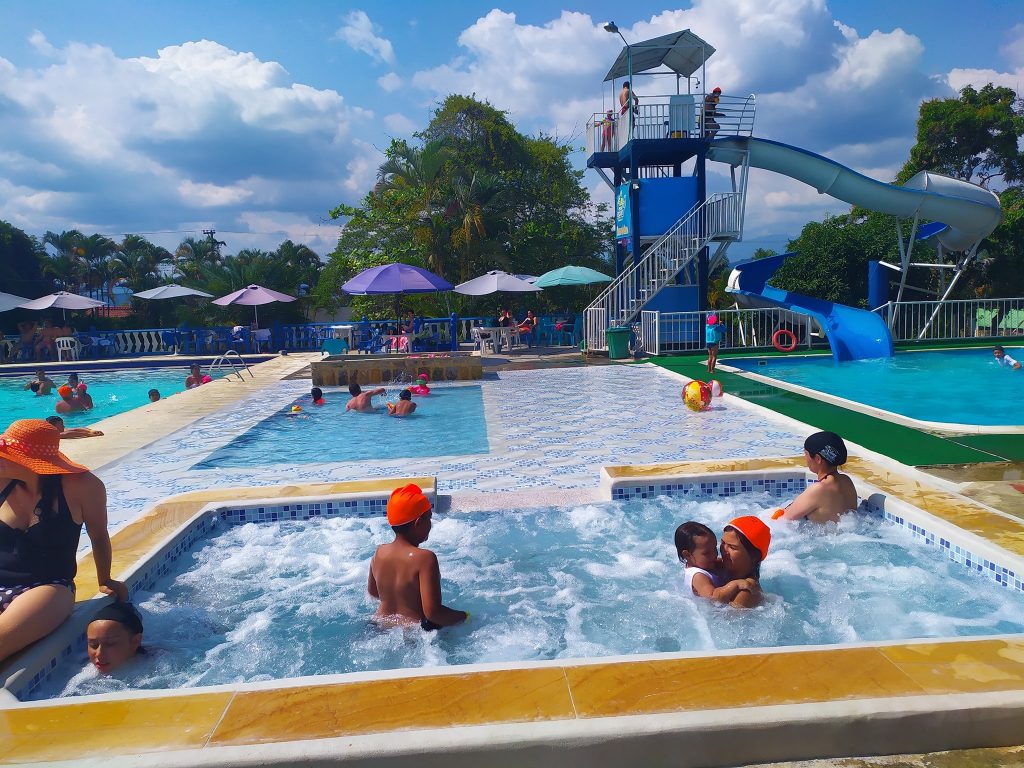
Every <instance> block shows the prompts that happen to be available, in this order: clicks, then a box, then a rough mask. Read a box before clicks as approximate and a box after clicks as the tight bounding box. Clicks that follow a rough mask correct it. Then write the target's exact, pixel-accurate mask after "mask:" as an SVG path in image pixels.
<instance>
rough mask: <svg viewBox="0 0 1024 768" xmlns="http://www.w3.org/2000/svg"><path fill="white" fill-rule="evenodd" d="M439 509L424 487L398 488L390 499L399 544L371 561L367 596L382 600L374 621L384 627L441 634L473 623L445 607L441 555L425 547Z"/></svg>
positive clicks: (385, 546)
mask: <svg viewBox="0 0 1024 768" xmlns="http://www.w3.org/2000/svg"><path fill="white" fill-rule="evenodd" d="M432 514H433V506H432V505H431V503H430V499H428V498H427V497H426V496H425V495H424V494H423V491H422V490H420V487H419V486H418V485H415V484H414V483H409V485H404V486H402V487H401V488H396V489H395V490H394V492H393V493H392V494H391V498H390V499H388V523H389V524H390V525H391V530H393V531H394V532H395V540H394V541H393V542H391V543H390V544H381V545H380V546H379V547H377V551H376V552H375V553H374V555H373V559H372V560H371V561H370V575H369V576H368V577H367V581H366V591H367V592H369V593H370V596H371V597H375V598H377V599H378V600H380V605H379V606H378V607H377V613H376V614H375V615H374V621H375V622H376V623H378V624H380V625H382V626H405V625H414V624H416V623H417V622H418V623H419V625H420V627H422V628H423V629H425V630H433V629H441V627H450V626H452V625H453V624H459V623H460V622H463V621H465V620H466V619H468V618H469V613H467V612H466V611H457V610H455V609H454V608H449V607H447V606H445V605H443V604H442V603H441V570H440V568H439V567H438V564H437V555H435V554H434V553H433V552H431V551H430V550H429V549H420V544H422V543H423V542H425V541H426V540H427V537H428V536H430V520H431V516H432Z"/></svg>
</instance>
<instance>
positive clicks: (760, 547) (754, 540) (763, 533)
mask: <svg viewBox="0 0 1024 768" xmlns="http://www.w3.org/2000/svg"><path fill="white" fill-rule="evenodd" d="M725 527H726V528H735V529H736V530H737V531H739V534H740V536H742V537H743V538H745V539H746V540H747V541H749V542H750V543H751V544H753V545H754V548H755V549H757V551H758V552H760V553H761V559H762V560H764V559H765V558H766V557H768V545H769V544H771V543H772V532H771V529H769V528H768V526H767V525H765V524H764V523H763V522H761V520H760V519H758V518H756V517H754V516H753V515H745V516H744V517H737V518H736V519H735V520H733V521H731V522H730V523H729V524H728V525H727V526H725Z"/></svg>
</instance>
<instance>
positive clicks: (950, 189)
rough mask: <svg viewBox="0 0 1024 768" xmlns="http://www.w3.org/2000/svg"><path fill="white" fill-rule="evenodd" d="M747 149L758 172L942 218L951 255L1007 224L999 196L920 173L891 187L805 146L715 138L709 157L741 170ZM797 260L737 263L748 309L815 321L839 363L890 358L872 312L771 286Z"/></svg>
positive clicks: (736, 279)
mask: <svg viewBox="0 0 1024 768" xmlns="http://www.w3.org/2000/svg"><path fill="white" fill-rule="evenodd" d="M744 152H748V153H749V163H750V165H751V167H753V168H762V169H764V170H768V171H774V172H775V173H781V174H783V175H784V176H789V177H790V178H792V179H796V180H797V181H802V182H803V183H804V184H808V185H810V186H812V187H814V188H815V189H817V190H818V192H819V193H821V194H827V195H830V196H832V197H834V198H836V199H838V200H842V201H844V202H847V203H850V204H851V205H858V206H860V207H862V208H867V209H868V210H872V211H879V212H880V213H888V214H893V215H895V216H899V217H901V218H918V219H924V220H935V221H941V222H943V223H944V224H945V228H943V229H941V231H938V232H936V233H935V236H936V237H937V239H938V240H939V242H941V243H942V245H943V246H944V247H945V248H946V250H949V251H965V250H968V249H970V248H972V247H973V246H975V245H977V243H979V242H980V241H981V240H982V239H983V238H985V237H986V236H988V235H989V234H990V233H991V232H992V230H994V229H995V228H996V227H997V226H998V225H999V222H1000V221H1001V219H1002V213H1001V211H1000V208H999V198H998V197H997V196H996V195H995V194H994V193H992V192H990V191H988V190H987V189H983V188H982V187H979V186H977V185H975V184H970V183H969V182H966V181H960V180H959V179H953V178H950V177H948V176H943V175H941V174H937V173H930V172H928V171H922V172H921V173H918V174H917V175H916V176H914V177H913V178H912V179H910V180H909V181H908V182H907V183H906V184H904V185H902V186H898V185H894V184H886V183H884V182H881V181H877V180H876V179H872V178H869V177H867V176H864V175H863V174H860V173H857V172H856V171H854V170H851V169H850V168H847V167H846V166H844V165H841V164H840V163H837V162H835V161H834V160H829V159H828V158H827V157H822V156H821V155H816V154H814V153H813V152H808V151H807V150H804V149H800V148H798V147H792V146H789V145H788V144H781V143H779V142H776V141H768V140H766V139H755V138H743V137H729V138H724V139H716V140H714V141H713V142H712V143H711V147H710V148H709V149H708V155H707V156H708V159H709V160H714V161H717V162H723V163H729V164H730V165H734V166H735V165H740V164H741V163H742V162H743V153H744ZM792 255H793V254H785V255H783V256H778V257H774V258H772V259H759V260H758V261H757V262H747V263H745V264H741V265H739V266H737V268H736V269H735V270H734V271H733V274H732V275H731V276H730V278H729V286H730V290H731V291H732V292H733V293H734V294H736V296H737V299H738V300H739V301H740V303H741V304H745V305H747V306H775V307H782V308H784V309H789V310H791V311H793V312H795V313H797V314H802V315H808V316H811V317H814V318H815V319H816V320H818V322H819V323H820V324H821V326H822V328H823V329H824V330H825V333H826V335H827V336H828V339H829V342H830V343H831V345H832V354H833V356H834V357H835V359H836V360H837V361H844V360H859V359H862V358H873V357H891V356H892V353H893V352H892V350H893V347H892V337H891V335H890V333H889V329H888V328H887V327H886V325H885V323H884V321H882V319H881V318H880V317H879V316H878V315H876V314H874V313H873V312H867V311H865V310H861V309H856V308H854V307H847V306H844V305H842V304H835V303H833V302H829V301H824V300H822V299H815V298H813V297H810V296H802V295H800V294H795V293H789V292H787V291H781V290H779V289H777V288H773V287H772V286H769V285H768V284H767V281H768V280H769V279H770V278H771V276H772V275H773V274H774V273H775V270H777V269H778V268H779V267H780V266H781V265H782V262H783V261H784V260H785V259H786V258H788V257H789V256H792ZM755 265H756V266H755Z"/></svg>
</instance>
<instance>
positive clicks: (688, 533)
mask: <svg viewBox="0 0 1024 768" xmlns="http://www.w3.org/2000/svg"><path fill="white" fill-rule="evenodd" d="M675 544H676V554H677V555H678V557H679V562H681V563H682V564H683V565H684V566H686V569H685V570H684V572H683V579H684V580H685V582H686V590H687V594H689V595H694V596H696V597H704V598H707V599H708V600H714V601H715V602H718V603H731V602H732V601H733V600H734V599H735V598H736V595H738V594H739V593H740V592H744V591H747V592H749V591H751V589H752V588H756V582H755V584H753V585H751V584H750V583H748V582H751V581H753V579H733V580H732V581H729V582H725V583H723V576H722V561H721V560H720V559H719V558H718V539H717V538H716V537H715V532H714V531H712V530H711V529H710V528H708V527H707V526H706V525H704V523H698V522H694V521H692V520H691V521H690V522H686V523H683V524H682V525H680V526H679V527H678V528H676V535H675Z"/></svg>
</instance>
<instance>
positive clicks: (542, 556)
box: [34, 496, 1024, 698]
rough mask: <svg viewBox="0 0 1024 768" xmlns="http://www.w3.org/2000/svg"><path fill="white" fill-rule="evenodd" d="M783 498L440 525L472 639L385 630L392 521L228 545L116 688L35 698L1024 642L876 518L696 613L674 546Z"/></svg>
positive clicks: (191, 572) (220, 541)
mask: <svg viewBox="0 0 1024 768" xmlns="http://www.w3.org/2000/svg"><path fill="white" fill-rule="evenodd" d="M776 504H777V500H774V499H771V498H769V497H767V496H744V497H739V498H737V497H734V498H731V499H728V500H704V501H680V500H678V499H670V498H660V499H655V500H647V501H643V502H630V503H601V504H591V505H582V506H577V507H573V508H548V509H539V510H508V511H505V512H495V513H476V514H449V515H435V517H434V527H433V531H432V533H431V536H430V541H429V542H428V543H427V544H426V545H425V546H427V547H429V548H431V549H433V550H434V551H435V552H436V553H437V555H438V557H439V559H440V563H441V575H442V582H443V583H442V587H443V591H444V598H445V602H446V604H448V605H450V606H452V607H456V608H461V609H465V610H469V611H470V612H471V613H472V618H471V620H470V622H469V623H467V624H465V625H463V626H458V627H453V628H449V629H446V630H443V631H440V632H430V633H428V632H423V631H421V630H420V629H418V628H415V629H389V630H381V629H378V628H376V627H375V626H374V625H372V624H371V623H370V622H369V621H368V618H369V617H370V616H371V615H372V614H373V612H374V610H375V609H376V601H374V600H373V599H371V598H370V597H369V596H368V595H367V594H366V575H367V569H368V567H369V560H370V557H371V556H372V554H373V551H374V549H375V547H376V546H377V545H378V544H381V543H384V542H386V541H389V540H391V538H392V534H391V530H390V528H388V527H387V525H386V523H385V521H384V520H383V519H379V518H374V519H360V518H332V519H316V520H311V521H307V522H279V523H266V524H255V523H254V524H246V525H238V526H230V527H225V528H222V529H220V531H219V532H218V533H216V534H215V535H214V536H213V537H212V538H211V539H209V540H206V541H205V542H203V543H201V544H200V545H197V547H196V548H195V549H194V550H193V551H192V553H190V554H186V555H185V556H184V557H183V558H181V559H180V560H179V561H178V566H179V571H178V573H177V574H171V575H169V576H167V577H165V579H164V580H163V581H162V582H160V583H159V584H158V585H157V587H156V589H155V591H154V592H152V593H149V594H147V595H144V596H143V599H141V601H140V607H141V610H142V611H143V615H144V617H145V620H146V640H145V645H146V646H148V647H149V653H148V654H147V655H146V656H144V657H140V658H139V659H137V660H136V661H133V662H132V663H130V664H129V665H128V666H127V667H126V668H123V669H122V670H120V671H119V672H118V673H117V675H116V676H115V677H107V678H102V677H98V676H97V675H96V673H95V672H94V671H93V670H92V669H91V668H89V667H88V665H87V664H86V660H85V658H84V653H83V654H81V655H80V656H78V657H77V658H72V659H70V660H69V661H66V662H64V664H63V666H62V668H61V669H58V670H57V673H56V674H55V675H54V677H53V678H52V679H51V681H49V682H48V683H46V684H45V685H44V687H43V688H42V689H41V690H39V691H37V692H36V693H35V694H34V698H49V697H52V696H55V695H81V694H88V693H101V692H112V691H119V690H124V689H127V688H186V687H193V686H201V685H214V684H220V683H231V682H241V681H257V680H269V679H275V678H286V677H296V676H301V675H320V674H330V673H340V672H352V671H364V670H381V669H391V668H415V667H430V666H446V665H452V664H465V663H473V662H503V661H518V660H532V659H558V658H568V657H600V656H609V655H617V654H638V653H656V652H666V651H682V650H706V649H730V648H740V647H763V646H781V645H803V644H831V643H840V642H853V641H867V640H890V639H891V640H896V639H903V638H916V637H947V636H966V635H984V634H998V633H1014V632H1024V595H1021V594H1019V593H1014V592H1011V591H1010V590H1008V589H1005V588H1002V587H999V586H998V585H996V584H994V583H993V582H991V581H989V580H987V579H984V578H982V577H981V576H979V575H977V574H974V573H971V572H969V571H968V570H967V569H965V568H963V567H962V566H959V565H956V564H954V563H951V562H948V561H946V560H944V559H943V558H942V557H941V556H940V553H939V551H938V549H937V548H936V547H925V546H923V545H921V544H919V543H917V542H915V541H914V540H913V539H912V538H911V536H910V534H909V533H907V532H905V531H904V530H903V529H902V528H899V527H897V526H895V525H892V524H889V523H886V522H884V521H882V520H881V519H879V518H877V517H873V516H868V515H850V516H847V517H846V518H845V519H844V520H843V522H842V523H841V524H839V525H838V526H826V527H813V526H809V525H802V526H798V525H792V524H773V541H772V549H771V552H770V554H769V557H768V559H767V560H766V561H765V563H764V565H763V566H762V574H761V577H762V586H763V587H764V590H765V591H766V592H767V593H768V595H769V596H768V599H767V601H766V603H765V604H764V605H763V606H762V607H761V608H758V609H755V610H749V611H744V610H739V609H733V608H729V607H724V606H718V605H714V604H711V603H709V602H706V601H702V600H697V599H694V598H691V597H688V596H687V595H685V594H684V593H683V589H682V567H681V565H680V564H679V563H678V561H677V559H676V554H675V550H674V547H673V543H672V535H673V532H674V530H675V527H676V526H677V525H678V524H679V523H681V522H685V521H686V520H699V521H702V522H705V523H707V524H708V525H709V526H711V527H712V529H714V530H715V531H716V532H720V531H721V530H722V527H723V526H724V525H725V523H727V522H728V521H729V520H730V519H732V518H733V517H735V516H738V515H742V514H760V515H762V517H766V515H765V512H766V510H768V509H771V508H773V507H774V506H776Z"/></svg>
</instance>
